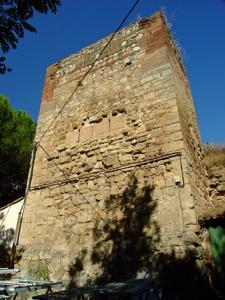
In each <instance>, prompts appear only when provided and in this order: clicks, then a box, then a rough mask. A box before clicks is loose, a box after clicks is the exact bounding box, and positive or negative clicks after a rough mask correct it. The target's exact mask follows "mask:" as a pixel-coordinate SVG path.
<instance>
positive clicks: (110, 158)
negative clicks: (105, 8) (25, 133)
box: [20, 14, 201, 284]
mask: <svg viewBox="0 0 225 300" xmlns="http://www.w3.org/2000/svg"><path fill="white" fill-rule="evenodd" d="M108 39H109V37H107V38H104V39H102V40H101V41H99V42H97V43H96V44H94V45H91V46H89V47H87V48H85V49H83V50H81V51H80V52H79V53H76V54H74V55H72V56H70V57H68V58H66V59H64V60H62V61H60V62H58V63H56V64H55V65H53V66H51V67H49V69H48V71H47V74H46V81H45V86H44V91H43V97H42V103H41V109H40V114H39V119H38V126H37V132H36V141H39V138H40V137H42V135H43V134H44V133H45V131H46V130H47V129H48V128H49V125H50V124H51V123H52V122H53V121H54V118H55V116H56V115H57V114H58V112H59V110H60V108H61V107H62V105H63V104H64V103H65V101H66V100H67V99H68V98H69V97H71V99H70V101H69V102H68V104H67V105H66V106H65V108H64V109H63V111H62V112H61V113H60V116H59V117H58V118H57V119H56V121H55V122H54V123H53V125H52V126H51V128H50V129H49V130H48V131H47V133H46V134H45V136H44V137H43V138H42V140H41V146H42V147H43V148H44V149H45V151H47V153H48V155H46V153H45V151H44V150H43V149H42V147H41V146H39V147H38V149H37V153H36V158H35V165H34V172H33V178H32V185H31V189H30V191H29V195H28V199H27V203H26V208H25V213H24V219H23V224H22V231H21V239H20V245H21V247H24V249H25V252H24V255H23V261H22V265H23V266H24V267H25V266H26V264H27V263H28V261H29V260H31V259H32V260H38V259H41V260H46V262H47V263H48V265H49V268H50V274H51V276H52V278H61V279H62V278H63V279H67V280H71V281H74V280H78V281H79V283H80V284H82V283H84V282H87V281H88V280H92V279H94V278H95V279H96V278H98V277H101V276H103V275H105V274H107V275H109V274H111V277H110V278H111V279H112V278H114V277H113V274H114V269H113V266H114V267H115V266H117V268H118V266H128V270H127V269H126V272H127V276H128V275H129V276H131V275H132V276H135V274H137V273H138V271H140V270H141V269H147V268H149V267H150V265H152V263H153V260H154V259H156V258H157V255H158V256H159V254H160V253H167V254H168V253H172V252H174V253H175V255H176V256H178V257H179V256H182V255H184V254H185V253H186V250H187V247H190V246H193V247H195V246H196V238H195V232H197V231H198V226H197V221H196V220H197V219H196V212H195V206H194V204H193V203H194V201H195V200H194V196H193V187H192V181H191V176H192V175H191V174H190V168H189V165H188V164H189V161H190V156H192V155H193V156H194V158H196V153H193V152H191V151H189V152H188V154H187V149H186V144H187V140H188V137H189V133H186V127H185V126H184V122H185V121H184V120H183V118H184V117H185V118H186V119H187V118H188V119H189V123H190V124H192V123H193V127H194V128H196V120H195V119H193V116H192V115H190V114H189V112H188V111H186V110H185V109H183V110H182V114H181V109H180V106H181V104H180V98H179V97H180V94H179V93H178V92H177V90H178V87H179V86H180V85H182V84H183V80H184V79H183V78H181V79H180V81H179V82H176V72H180V71H179V70H178V69H179V68H180V67H181V66H180V65H178V66H175V67H174V64H175V63H174V62H173V60H171V55H172V56H173V55H175V54H173V53H172V54H171V49H170V47H171V39H170V35H169V33H168V29H167V27H166V24H165V22H164V20H163V18H162V16H161V14H155V15H153V16H152V17H151V18H148V19H145V20H142V21H139V22H136V23H134V24H132V25H131V26H129V27H128V28H125V29H123V30H121V31H120V32H119V33H118V34H117V35H116V37H115V38H114V40H113V41H112V42H111V43H110V45H109V47H107V49H106V51H105V52H104V53H103V54H102V56H101V57H100V59H99V60H98V61H97V63H96V64H95V66H94V67H93V69H92V70H91V72H90V73H89V74H88V75H87V76H86V77H85V79H84V80H83V81H82V82H81V79H82V78H83V76H84V74H85V73H86V72H87V70H88V69H89V68H90V66H91V64H92V63H93V61H94V60H95V58H96V56H97V55H98V53H100V51H101V49H102V48H103V47H104V45H105V44H106V43H107V41H108ZM182 72H183V71H182ZM77 85H79V88H78V89H77V90H76V92H75V93H74V94H72V93H73V91H74V88H75V87H76V86H77ZM187 88H188V86H187ZM189 108H190V109H191V110H192V112H193V107H192V103H190V104H189ZM194 158H193V159H194ZM200 159H201V157H200V158H199V160H200ZM196 193H199V190H197V191H196ZM190 225H191V230H190ZM193 232H194V236H193V234H192V233H193ZM132 247H133V248H132ZM121 253H122V254H121ZM153 258H154V259H153ZM134 262H135V263H134ZM131 266H134V267H131ZM117 276H118V273H117ZM124 276H125V275H124ZM117 279H118V278H117Z"/></svg>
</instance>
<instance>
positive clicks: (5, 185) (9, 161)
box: [0, 95, 35, 205]
mask: <svg viewBox="0 0 225 300" xmlns="http://www.w3.org/2000/svg"><path fill="white" fill-rule="evenodd" d="M34 134H35V123H34V122H33V120H32V119H31V117H30V116H29V115H28V114H27V113H26V112H25V111H22V110H18V111H15V110H14V109H13V108H12V107H11V106H10V104H9V100H8V99H7V98H6V97H4V96H2V95H0V166H1V167H0V205H2V204H5V202H4V203H3V201H7V202H9V201H11V200H13V199H14V198H17V197H18V196H20V195H22V194H23V192H24V188H25V184H26V179H27V174H28V170H29V162H30V156H31V151H32V143H33V139H34Z"/></svg>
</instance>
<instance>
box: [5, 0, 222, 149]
mask: <svg viewBox="0 0 225 300" xmlns="http://www.w3.org/2000/svg"><path fill="white" fill-rule="evenodd" d="M133 3H134V0H107V1H106V0H95V1H93V0H92V1H91V0H62V6H61V7H60V8H59V10H58V13H57V14H56V15H50V14H49V15H47V16H44V15H40V14H37V15H35V17H34V18H33V19H31V21H30V22H31V23H32V24H33V25H34V26H35V27H36V28H37V30H38V33H36V34H34V33H29V32H26V34H25V37H24V38H23V39H21V40H20V41H19V45H18V48H17V49H16V50H13V51H11V52H9V53H8V54H7V55H6V57H7V62H8V65H9V66H10V67H12V68H13V71H12V72H11V73H8V74H5V75H3V76H2V75H1V76H0V93H1V94H4V95H6V96H7V97H8V98H9V99H10V101H11V104H12V105H13V107H15V108H16V109H18V108H22V109H24V110H26V111H27V112H28V113H29V114H31V115H32V117H33V119H34V120H37V116H38V110H39V105H40V98H41V93H42V88H43V84H44V77H45V71H46V68H47V66H49V65H50V64H52V63H55V62H56V61H58V60H60V59H63V58H64V57H66V56H68V55H70V54H72V53H74V52H77V51H79V50H80V49H81V48H83V47H85V46H87V45H89V44H90V43H93V42H95V41H97V40H99V39H100V38H103V37H104V36H106V35H108V34H110V33H112V32H113V31H114V30H115V28H116V27H117V26H118V25H119V23H120V22H121V19H122V18H123V17H124V15H125V14H126V13H127V11H128V9H129V8H130V7H131V5H132V4H133ZM161 8H164V9H165V10H166V13H167V18H168V21H169V23H171V24H172V27H171V30H172V33H173V35H174V37H175V39H176V40H177V41H178V45H179V47H180V48H181V50H182V52H183V56H184V61H185V66H186V69H187V72H188V75H189V81H190V84H191V89H192V95H193V99H194V103H195V108H196V112H197V116H198V121H199V127H200V133H201V137H202V140H203V142H216V143H225V1H223V0H205V1H203V0H198V1H197V0H189V1H182V0H141V1H140V3H139V5H138V6H137V8H136V9H135V11H134V12H133V13H132V15H131V16H130V18H129V20H128V21H127V23H126V25H128V24H129V23H131V22H133V21H136V20H137V19H139V18H140V17H144V16H148V15H151V14H152V13H154V12H155V11H157V10H159V9H161Z"/></svg>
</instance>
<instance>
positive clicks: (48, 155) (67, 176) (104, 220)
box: [39, 144, 110, 225]
mask: <svg viewBox="0 0 225 300" xmlns="http://www.w3.org/2000/svg"><path fill="white" fill-rule="evenodd" d="M39 146H40V148H41V149H42V151H43V152H44V153H45V154H46V156H47V157H48V158H49V159H51V160H52V158H51V156H50V154H49V153H48V152H47V151H46V150H45V148H44V147H43V146H42V145H41V144H39ZM52 161H53V163H54V165H55V166H56V167H57V168H58V169H59V170H60V172H62V173H63V175H64V176H65V177H66V178H67V181H68V182H70V183H71V184H72V186H73V187H75V189H76V191H77V192H78V193H79V195H80V196H81V197H82V198H83V199H84V200H85V201H87V203H88V204H89V205H90V207H91V208H92V209H93V210H94V212H96V213H97V214H98V215H99V217H100V218H101V219H102V221H103V222H104V223H105V224H106V225H108V223H109V222H110V220H109V219H108V218H107V220H106V219H104V218H103V217H102V216H101V214H100V213H99V212H98V211H96V208H95V207H94V206H93V205H92V203H91V202H90V201H89V200H88V199H87V198H86V197H84V195H83V194H82V193H81V192H80V191H79V189H78V188H77V187H76V186H75V185H74V182H73V181H72V180H71V179H70V177H69V175H67V174H66V173H65V172H64V170H62V169H61V168H60V167H59V165H58V164H57V163H56V162H55V161H54V160H52Z"/></svg>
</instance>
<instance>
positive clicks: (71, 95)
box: [35, 0, 140, 224]
mask: <svg viewBox="0 0 225 300" xmlns="http://www.w3.org/2000/svg"><path fill="white" fill-rule="evenodd" d="M139 2H140V0H136V1H135V2H134V4H133V5H132V6H131V8H130V9H129V11H128V12H127V14H126V15H125V17H124V18H123V19H122V21H121V23H120V24H119V26H118V27H117V28H116V30H115V31H114V32H113V34H112V35H111V37H110V39H109V40H108V42H107V43H106V44H105V46H104V47H103V48H102V50H101V51H100V53H99V54H98V56H97V57H96V59H95V60H94V62H93V63H92V64H91V66H90V68H89V69H88V70H87V72H86V73H85V74H84V75H83V77H82V78H81V79H80V80H79V81H78V83H77V85H76V87H75V88H74V90H73V91H72V93H71V94H70V96H69V97H68V99H67V100H66V101H65V102H64V104H63V105H62V107H61V108H60V110H59V111H58V113H57V114H56V116H55V117H54V119H53V120H52V122H51V123H50V124H49V126H48V127H47V129H46V130H45V131H44V133H43V134H42V135H41V137H40V138H39V140H38V141H36V142H35V144H36V149H37V148H38V147H40V148H41V149H42V150H43V152H44V153H45V155H46V156H47V157H48V158H50V159H51V156H50V155H49V153H48V152H47V151H46V149H45V148H44V147H43V146H42V145H41V141H42V139H43V138H44V136H45V135H46V134H47V132H48V131H49V130H50V128H51V127H52V125H53V124H54V123H55V121H56V119H57V118H58V117H59V116H60V114H61V113H62V111H63V110H64V108H65V107H66V106H67V104H68V103H69V102H70V100H71V99H72V97H73V96H74V94H75V93H76V91H77V90H78V89H79V87H80V86H81V85H82V83H83V81H84V80H85V78H86V77H87V75H88V74H89V73H90V72H91V70H92V69H93V68H94V66H95V64H96V63H97V61H98V60H99V59H100V57H101V56H102V54H103V52H104V51H105V49H106V48H107V47H108V46H109V44H110V43H111V42H112V40H113V38H114V37H115V35H116V34H117V32H118V31H119V30H120V29H121V28H122V26H123V25H124V23H125V22H126V20H127V19H128V17H129V16H130V14H131V13H132V12H133V10H134V9H135V8H136V6H137V4H138V3H139ZM53 163H54V164H55V166H56V167H57V168H58V169H59V170H60V171H61V172H62V173H63V175H64V176H65V177H66V178H67V180H68V182H70V183H72V185H73V186H74V187H75V188H76V190H77V191H78V193H79V194H80V195H81V196H82V198H83V199H84V200H85V201H87V203H89V205H90V206H91V207H92V209H94V211H95V212H96V209H95V207H94V206H93V205H92V203H91V202H90V201H89V200H88V199H86V198H85V197H84V195H83V194H81V193H80V191H79V190H78V189H77V187H76V186H75V185H74V183H73V182H72V181H71V179H70V177H69V176H68V175H67V174H66V173H65V172H64V170H62V169H61V168H60V167H59V166H58V164H57V163H56V162H55V161H54V160H53ZM97 213H98V212H97ZM98 214H99V213H98ZM99 216H100V217H101V219H102V220H103V221H104V222H105V223H106V224H107V221H108V220H107V221H106V220H105V219H104V218H103V217H102V216H101V215H100V214H99Z"/></svg>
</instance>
